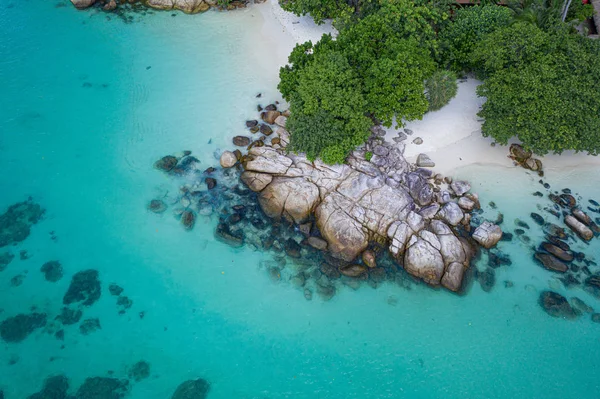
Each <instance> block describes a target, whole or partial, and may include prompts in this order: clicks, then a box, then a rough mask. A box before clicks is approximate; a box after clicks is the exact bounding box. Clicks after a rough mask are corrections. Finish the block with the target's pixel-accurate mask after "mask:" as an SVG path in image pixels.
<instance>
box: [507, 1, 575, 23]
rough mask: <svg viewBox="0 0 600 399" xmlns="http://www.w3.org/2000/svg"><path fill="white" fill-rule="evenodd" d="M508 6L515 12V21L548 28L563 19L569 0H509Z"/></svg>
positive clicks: (569, 4)
mask: <svg viewBox="0 0 600 399" xmlns="http://www.w3.org/2000/svg"><path fill="white" fill-rule="evenodd" d="M508 6H509V8H510V9H511V10H513V12H514V13H515V16H514V19H515V21H523V22H528V23H531V24H534V25H537V26H538V27H540V28H542V29H549V28H551V27H552V26H555V25H556V24H557V23H559V21H561V22H564V21H565V19H566V17H567V13H568V11H569V7H570V6H571V0H517V1H513V2H509V3H508Z"/></svg>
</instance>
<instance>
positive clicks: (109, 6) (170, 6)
mask: <svg viewBox="0 0 600 399" xmlns="http://www.w3.org/2000/svg"><path fill="white" fill-rule="evenodd" d="M255 2H259V1H256V0H255ZM71 3H73V5H74V6H75V7H76V8H78V9H80V10H82V9H86V8H89V7H92V6H94V5H97V6H99V7H101V8H102V9H103V10H104V11H113V10H115V9H117V8H118V7H119V6H120V5H122V4H131V3H141V4H143V5H145V6H147V7H150V8H154V9H157V10H180V11H183V12H185V13H187V14H196V13H201V12H205V11H208V10H209V9H210V8H211V7H214V8H219V9H226V10H235V9H236V8H245V7H247V5H248V3H249V0H233V1H228V2H222V1H219V0H71Z"/></svg>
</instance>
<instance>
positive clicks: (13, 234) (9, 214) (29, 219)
mask: <svg viewBox="0 0 600 399" xmlns="http://www.w3.org/2000/svg"><path fill="white" fill-rule="evenodd" d="M44 212H45V211H44V209H42V207H41V206H39V205H38V204H36V203H34V202H33V201H31V200H27V201H24V202H19V203H16V204H14V205H11V206H10V207H9V208H8V209H7V210H6V212H4V214H2V215H0V248H1V247H4V246H7V245H11V244H16V243H18V242H21V241H23V240H25V239H26V238H27V237H29V233H30V232H31V226H33V225H34V224H36V223H37V222H38V221H39V220H40V219H41V218H42V216H43V215H44Z"/></svg>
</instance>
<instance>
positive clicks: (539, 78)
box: [473, 22, 600, 155]
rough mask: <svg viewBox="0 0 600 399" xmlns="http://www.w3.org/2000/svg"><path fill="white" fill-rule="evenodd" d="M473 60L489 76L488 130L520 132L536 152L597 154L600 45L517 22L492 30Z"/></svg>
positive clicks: (502, 135) (502, 137)
mask: <svg viewBox="0 0 600 399" xmlns="http://www.w3.org/2000/svg"><path fill="white" fill-rule="evenodd" d="M473 62H475V63H477V64H479V65H481V69H480V72H481V74H482V76H484V77H485V81H484V83H483V84H482V85H481V86H479V88H478V94H479V95H481V96H483V97H486V99H487V101H486V102H485V104H484V105H483V107H482V110H481V112H480V113H479V115H480V116H482V117H483V118H485V122H484V124H483V127H482V132H483V135H484V136H491V137H493V138H494V139H496V140H497V141H498V142H500V143H503V144H506V143H507V142H508V140H509V139H510V138H512V137H513V136H515V135H516V136H517V137H518V138H519V140H521V141H522V142H523V144H524V145H525V146H526V147H527V148H529V149H531V150H533V151H534V152H535V153H537V154H545V153H548V152H556V153H560V152H562V151H564V150H575V151H587V152H589V153H590V154H595V155H597V154H598V153H600V134H598V132H600V97H599V96H598V85H599V82H600V43H599V42H598V41H594V40H591V39H588V38H585V37H582V36H580V35H573V34H570V33H569V30H568V29H567V28H562V29H556V30H552V31H549V32H547V31H543V30H542V29H540V28H539V27H538V26H537V25H533V24H527V23H522V22H519V23H516V24H513V25H511V26H509V27H506V28H503V29H500V30H498V31H496V32H494V33H492V34H490V35H488V36H487V37H486V38H485V39H484V40H483V41H482V42H481V43H480V44H479V45H478V46H477V47H476V49H475V50H474V52H473Z"/></svg>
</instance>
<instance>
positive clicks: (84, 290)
mask: <svg viewBox="0 0 600 399" xmlns="http://www.w3.org/2000/svg"><path fill="white" fill-rule="evenodd" d="M101 294H102V290H101V285H100V279H99V277H98V271H97V270H93V269H89V270H83V271H80V272H77V273H75V275H74V276H73V278H72V279H71V284H70V285H69V289H68V290H67V292H66V293H65V296H64V297H63V304H65V305H69V304H72V303H79V302H81V304H82V305H83V306H91V305H93V304H94V303H95V302H96V301H97V300H98V299H100V295H101Z"/></svg>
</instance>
